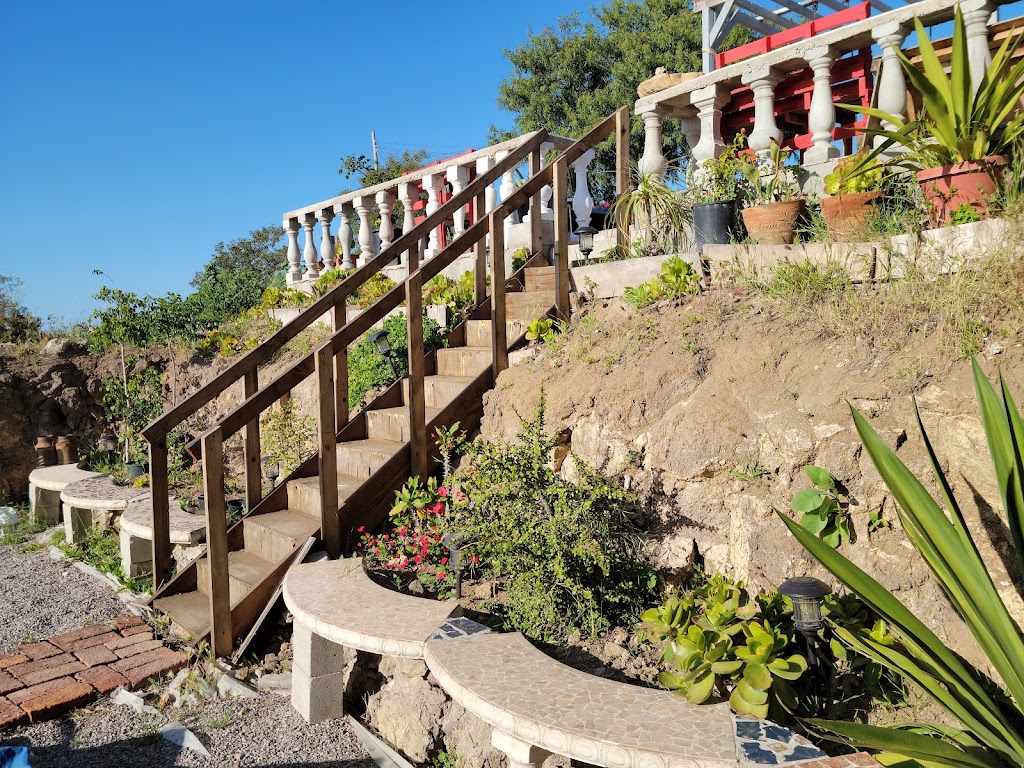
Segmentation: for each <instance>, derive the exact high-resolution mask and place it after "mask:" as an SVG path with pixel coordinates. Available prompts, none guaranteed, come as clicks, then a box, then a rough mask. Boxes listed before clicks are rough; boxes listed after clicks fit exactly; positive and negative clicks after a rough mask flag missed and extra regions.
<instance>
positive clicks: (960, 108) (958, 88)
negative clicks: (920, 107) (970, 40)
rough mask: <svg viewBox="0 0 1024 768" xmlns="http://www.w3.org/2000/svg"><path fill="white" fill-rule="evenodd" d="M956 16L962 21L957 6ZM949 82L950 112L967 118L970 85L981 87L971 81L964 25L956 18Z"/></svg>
mask: <svg viewBox="0 0 1024 768" xmlns="http://www.w3.org/2000/svg"><path fill="white" fill-rule="evenodd" d="M956 16H957V17H961V18H959V22H962V21H963V19H962V14H961V13H960V6H959V5H958V6H957V7H956ZM933 53H934V51H933ZM949 80H950V89H951V91H952V97H953V102H952V104H951V105H950V109H951V111H952V112H953V114H954V115H963V116H965V117H968V118H969V117H970V115H969V113H968V108H969V106H970V103H971V96H972V93H971V90H972V85H981V83H972V81H971V65H970V62H969V61H968V57H967V31H966V25H964V24H963V23H958V20H957V19H956V18H954V22H953V51H952V54H951V56H950V63H949Z"/></svg>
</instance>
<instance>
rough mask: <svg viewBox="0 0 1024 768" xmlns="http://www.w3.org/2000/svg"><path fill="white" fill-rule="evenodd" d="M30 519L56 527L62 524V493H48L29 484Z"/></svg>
mask: <svg viewBox="0 0 1024 768" xmlns="http://www.w3.org/2000/svg"><path fill="white" fill-rule="evenodd" d="M28 509H29V519H31V520H33V521H41V522H45V523H46V524H47V525H56V524H57V523H59V522H60V517H61V515H60V491H48V490H46V489H45V488H39V487H38V486H36V484H35V483H29V484H28Z"/></svg>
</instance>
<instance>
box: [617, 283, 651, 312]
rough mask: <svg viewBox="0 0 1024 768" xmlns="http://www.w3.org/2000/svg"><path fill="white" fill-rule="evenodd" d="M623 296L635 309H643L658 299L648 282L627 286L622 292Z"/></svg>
mask: <svg viewBox="0 0 1024 768" xmlns="http://www.w3.org/2000/svg"><path fill="white" fill-rule="evenodd" d="M623 296H624V297H625V299H626V301H628V302H629V303H630V304H632V305H633V306H634V307H636V308H637V309H643V308H644V307H646V306H649V305H651V304H653V303H654V302H655V301H657V300H658V297H657V294H656V293H655V290H654V289H653V288H652V287H651V284H650V283H640V285H631V286H627V287H626V290H625V291H624V292H623Z"/></svg>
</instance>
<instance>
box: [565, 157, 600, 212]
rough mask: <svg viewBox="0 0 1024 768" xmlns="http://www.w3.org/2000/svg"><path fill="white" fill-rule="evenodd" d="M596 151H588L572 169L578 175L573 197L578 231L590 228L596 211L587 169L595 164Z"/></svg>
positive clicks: (573, 208)
mask: <svg viewBox="0 0 1024 768" xmlns="http://www.w3.org/2000/svg"><path fill="white" fill-rule="evenodd" d="M594 157H595V153H594V150H592V149H588V150H587V151H586V152H584V153H583V154H582V155H580V157H579V159H578V160H576V161H575V162H574V163H573V164H572V165H571V166H570V167H571V168H572V170H573V173H575V174H576V190H575V192H574V193H573V196H572V210H573V213H575V214H576V229H579V228H580V227H589V226H590V217H591V214H592V213H593V211H594V198H593V197H591V196H590V187H589V186H587V168H588V167H589V166H590V164H591V163H592V162H594Z"/></svg>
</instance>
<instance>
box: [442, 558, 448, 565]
mask: <svg viewBox="0 0 1024 768" xmlns="http://www.w3.org/2000/svg"><path fill="white" fill-rule="evenodd" d="M441 565H448V558H447V557H442V558H441Z"/></svg>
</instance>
